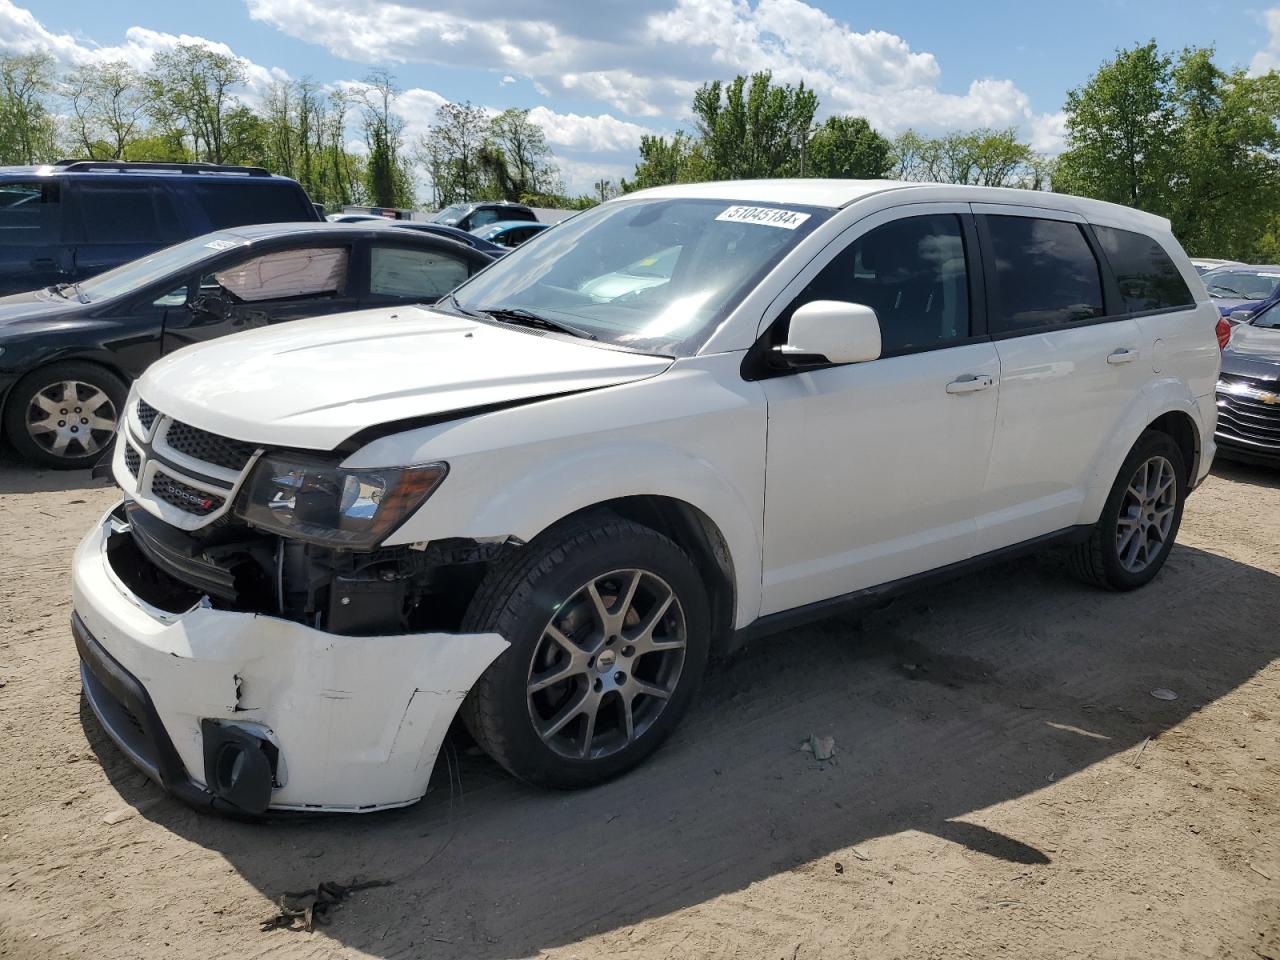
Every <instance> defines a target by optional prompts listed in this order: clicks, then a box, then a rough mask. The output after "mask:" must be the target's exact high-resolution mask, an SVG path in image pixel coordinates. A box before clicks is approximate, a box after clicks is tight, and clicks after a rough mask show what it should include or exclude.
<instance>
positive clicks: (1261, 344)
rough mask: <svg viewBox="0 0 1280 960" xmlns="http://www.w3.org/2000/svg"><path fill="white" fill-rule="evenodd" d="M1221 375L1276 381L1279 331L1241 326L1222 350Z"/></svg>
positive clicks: (1279, 373) (1279, 372) (1279, 363)
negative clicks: (1229, 374)
mask: <svg viewBox="0 0 1280 960" xmlns="http://www.w3.org/2000/svg"><path fill="white" fill-rule="evenodd" d="M1222 372H1223V373H1233V374H1236V375H1237V376H1242V377H1252V378H1254V379H1255V380H1277V381H1280V329H1275V328H1272V327H1255V326H1254V325H1253V324H1251V323H1242V324H1240V325H1239V326H1237V327H1236V328H1235V329H1233V330H1232V331H1231V342H1230V343H1228V344H1227V346H1226V349H1224V350H1223V351H1222Z"/></svg>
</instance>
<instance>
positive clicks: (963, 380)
mask: <svg viewBox="0 0 1280 960" xmlns="http://www.w3.org/2000/svg"><path fill="white" fill-rule="evenodd" d="M995 382H996V378H995V377H989V376H987V375H986V374H985V373H978V374H973V373H969V374H965V375H964V376H963V377H956V379H954V380H952V381H951V382H950V383H948V384H947V393H977V392H978V391H979V390H985V389H987V387H990V386H993V385H994V384H995Z"/></svg>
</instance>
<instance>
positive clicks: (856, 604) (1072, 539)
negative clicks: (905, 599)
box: [726, 524, 1093, 653]
mask: <svg viewBox="0 0 1280 960" xmlns="http://www.w3.org/2000/svg"><path fill="white" fill-rule="evenodd" d="M1092 530H1093V527H1092V526H1090V525H1088V524H1081V525H1078V526H1074V527H1067V528H1065V529H1063V530H1058V531H1056V532H1054V533H1047V534H1045V535H1044V536H1040V537H1035V538H1033V539H1031V540H1024V541H1023V542H1022V543H1015V544H1012V545H1011V546H1008V547H1001V548H1000V549H999V550H992V551H991V552H989V553H984V554H980V555H979V556H976V557H970V558H969V559H968V560H960V561H958V562H956V563H949V564H947V565H946V566H945V567H939V568H938V569H936V570H926V571H925V572H923V573H916V574H912V575H911V576H909V577H902V578H901V579H899V580H891V581H889V582H888V583H882V584H879V585H878V586H874V587H866V588H865V589H862V590H855V591H853V592H852V593H845V594H841V595H840V596H838V597H831V598H830V599H828V600H818V601H817V602H815V603H807V604H805V605H804V606H803V607H795V608H794V609H791V610H781V611H779V612H778V613H771V614H769V615H768V616H766V617H760V618H758V619H756V620H754V621H753V622H751V623H749V624H747V625H746V626H745V627H742V628H741V629H739V630H735V631H734V633H733V636H732V637H730V639H729V643H728V645H727V650H726V652H728V653H732V652H733V651H736V650H740V649H741V648H742V647H744V646H746V645H747V644H748V643H750V642H751V641H752V640H758V639H760V638H761V637H767V636H770V635H772V634H775V633H780V632H782V631H784V630H791V629H794V628H795V627H801V626H804V625H805V624H809V623H813V622H814V621H817V620H823V619H826V618H827V617H831V616H835V615H837V614H849V613H856V612H858V611H859V610H869V609H874V608H876V607H880V606H883V605H884V604H885V603H887V602H888V601H890V600H892V599H894V598H895V597H899V596H902V595H903V594H906V593H912V592H914V591H916V590H919V589H920V588H922V587H925V586H932V585H936V584H939V583H944V582H946V581H948V580H955V579H957V578H959V577H962V576H964V575H965V574H967V573H971V572H973V571H974V570H980V569H982V568H983V567H989V566H992V565H994V564H997V563H1004V562H1006V561H1009V560H1016V559H1017V558H1019V557H1025V556H1029V555H1031V554H1036V553H1040V552H1042V551H1044V550H1046V549H1048V548H1050V547H1059V546H1069V545H1072V544H1076V543H1083V542H1084V541H1085V540H1088V539H1089V534H1090V533H1091V532H1092Z"/></svg>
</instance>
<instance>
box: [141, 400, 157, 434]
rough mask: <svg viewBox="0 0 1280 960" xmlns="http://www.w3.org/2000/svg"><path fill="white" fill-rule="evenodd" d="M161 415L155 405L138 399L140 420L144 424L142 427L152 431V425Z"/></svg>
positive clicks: (148, 431)
mask: <svg viewBox="0 0 1280 960" xmlns="http://www.w3.org/2000/svg"><path fill="white" fill-rule="evenodd" d="M159 415H160V411H159V410H157V409H156V408H155V407H153V406H152V405H151V404H149V403H147V401H145V400H143V399H141V398H139V399H138V422H139V423H140V424H142V429H143V430H145V431H147V433H150V432H151V425H152V424H153V423H155V422H156V417H158V416H159Z"/></svg>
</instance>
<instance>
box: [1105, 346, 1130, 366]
mask: <svg viewBox="0 0 1280 960" xmlns="http://www.w3.org/2000/svg"><path fill="white" fill-rule="evenodd" d="M1137 359H1138V351H1137V350H1130V349H1129V348H1128V347H1120V348H1119V349H1118V350H1112V351H1111V354H1110V355H1109V356H1108V357H1107V363H1110V364H1119V363H1132V362H1133V361H1134V360H1137Z"/></svg>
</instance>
